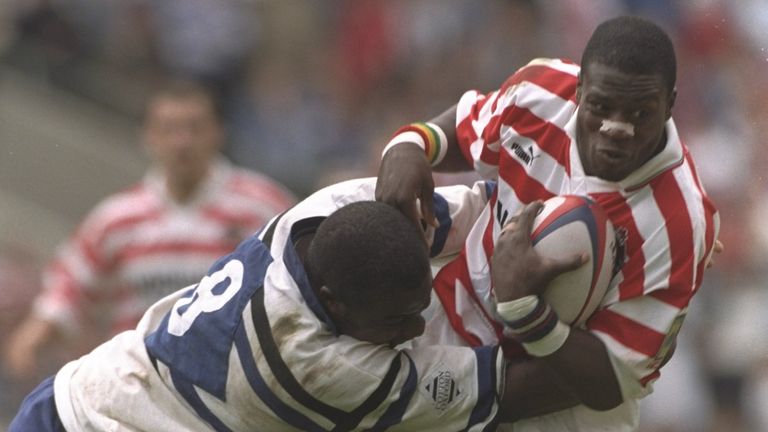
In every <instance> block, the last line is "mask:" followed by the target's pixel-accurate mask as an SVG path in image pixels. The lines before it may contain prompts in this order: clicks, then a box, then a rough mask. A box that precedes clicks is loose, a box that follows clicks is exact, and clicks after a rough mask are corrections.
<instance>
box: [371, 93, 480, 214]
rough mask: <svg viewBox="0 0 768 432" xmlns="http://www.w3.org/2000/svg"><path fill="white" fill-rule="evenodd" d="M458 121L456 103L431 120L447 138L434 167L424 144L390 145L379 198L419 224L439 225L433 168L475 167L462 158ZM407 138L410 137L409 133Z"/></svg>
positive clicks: (383, 163)
mask: <svg viewBox="0 0 768 432" xmlns="http://www.w3.org/2000/svg"><path fill="white" fill-rule="evenodd" d="M455 121H456V106H453V107H451V108H449V109H448V110H446V111H445V112H443V113H442V114H440V115H439V116H437V117H435V118H434V119H432V120H431V121H430V122H429V123H431V124H432V125H434V126H436V128H439V129H440V130H441V132H442V134H444V136H442V138H444V139H445V142H444V143H442V142H441V144H443V145H445V153H443V155H442V157H441V158H440V160H439V161H438V162H437V163H434V164H433V165H434V166H432V165H431V164H430V160H429V159H428V157H427V153H425V150H424V145H423V143H422V144H419V143H416V142H409V141H404V142H400V143H399V144H397V145H392V146H387V149H386V150H385V153H384V155H383V158H382V161H381V165H380V166H379V173H378V182H377V184H376V199H377V200H378V201H382V202H385V203H387V204H390V205H393V206H395V207H396V208H397V209H399V210H400V211H401V212H403V213H404V214H405V215H406V216H407V217H408V218H409V219H411V220H412V221H414V222H416V223H420V221H421V219H423V220H424V221H425V222H427V223H429V224H431V225H433V226H435V225H436V224H437V222H436V220H435V216H434V206H433V203H432V192H433V191H434V188H435V183H434V180H433V179H432V170H433V169H434V170H435V171H439V172H457V171H468V170H470V169H471V168H472V167H470V166H469V165H468V163H467V161H466V160H465V159H464V158H463V157H462V155H461V151H460V150H459V147H458V143H457V142H456V128H455V125H454V124H455ZM404 139H406V140H407V135H405V138H404ZM441 141H442V140H441ZM417 200H418V201H417Z"/></svg>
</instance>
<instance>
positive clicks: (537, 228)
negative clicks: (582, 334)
mask: <svg viewBox="0 0 768 432" xmlns="http://www.w3.org/2000/svg"><path fill="white" fill-rule="evenodd" d="M531 239H532V242H533V248H534V249H535V250H536V251H537V252H538V253H539V254H541V255H543V256H548V257H552V258H557V259H559V258H565V257H568V256H572V255H574V254H579V253H587V254H588V255H589V261H588V262H587V263H586V264H584V265H582V266H581V267H579V268H578V269H576V270H572V271H569V272H566V273H563V274H561V275H559V276H558V277H556V278H555V279H554V280H552V282H550V283H549V285H548V286H547V288H546V289H545V290H544V292H543V298H544V299H545V300H546V301H547V302H549V304H550V305H551V306H552V308H553V309H554V310H555V312H557V315H558V317H559V318H560V319H561V320H562V321H563V322H565V323H567V324H572V325H576V326H581V325H583V324H584V323H585V322H586V320H587V318H589V316H590V315H591V314H592V313H593V312H594V311H595V310H596V309H597V307H598V306H599V305H600V302H601V301H602V300H603V296H604V295H605V293H606V291H607V290H608V287H609V285H610V282H611V278H612V277H613V273H614V264H615V262H616V253H617V247H616V236H615V233H614V227H613V224H612V223H611V221H610V220H609V219H608V217H607V216H606V215H605V212H604V210H603V209H602V207H600V206H599V205H598V204H597V203H596V202H594V201H592V200H591V199H590V198H588V197H585V196H579V195H562V196H556V197H553V198H550V199H548V200H546V201H545V202H544V207H543V208H542V210H541V212H540V213H539V214H538V215H537V216H536V219H535V220H534V222H533V230H532V232H531Z"/></svg>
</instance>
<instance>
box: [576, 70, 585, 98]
mask: <svg viewBox="0 0 768 432" xmlns="http://www.w3.org/2000/svg"><path fill="white" fill-rule="evenodd" d="M583 81H584V77H583V72H582V71H581V70H580V71H579V79H578V81H577V82H576V105H578V104H579V102H580V101H581V84H582V82H583Z"/></svg>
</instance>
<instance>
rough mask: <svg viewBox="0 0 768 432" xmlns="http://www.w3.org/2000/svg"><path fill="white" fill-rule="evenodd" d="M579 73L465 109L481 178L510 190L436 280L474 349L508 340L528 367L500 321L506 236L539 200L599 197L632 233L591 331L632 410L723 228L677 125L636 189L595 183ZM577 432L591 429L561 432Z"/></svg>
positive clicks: (462, 132)
mask: <svg viewBox="0 0 768 432" xmlns="http://www.w3.org/2000/svg"><path fill="white" fill-rule="evenodd" d="M578 72H579V67H578V66H577V65H576V64H573V63H571V62H568V61H564V60H556V59H537V60H534V61H532V62H531V63H529V64H528V65H526V66H525V67H523V68H521V69H520V70H519V71H517V72H516V73H515V74H514V75H512V76H511V77H510V78H509V79H508V80H507V81H506V82H505V83H504V84H503V86H502V87H501V88H500V89H499V90H497V91H494V92H491V93H489V94H480V93H478V92H476V91H469V92H467V93H465V94H464V95H463V96H462V97H461V99H460V101H459V103H458V106H457V118H456V133H457V137H458V141H459V144H460V148H461V150H462V152H463V154H464V156H465V157H466V158H467V160H468V161H470V162H471V163H472V164H473V165H474V167H475V169H476V171H477V172H479V173H480V174H481V175H482V176H484V177H485V178H488V179H494V180H498V187H497V190H496V191H495V193H494V194H493V195H492V196H491V198H490V200H489V203H488V205H487V206H486V208H485V211H484V213H483V214H482V215H481V216H480V218H479V219H478V222H477V224H476V226H475V227H474V229H473V231H472V232H471V233H470V234H469V237H468V238H467V242H466V246H465V248H464V250H463V251H462V254H461V255H460V257H459V258H458V259H457V260H455V261H454V262H452V263H450V264H449V265H447V266H446V267H444V268H443V270H442V271H441V272H440V273H439V274H438V275H437V276H436V278H435V282H434V287H435V291H436V292H437V293H438V295H439V297H440V299H441V302H442V303H443V306H444V307H445V309H446V312H447V314H448V320H449V321H450V322H451V324H452V326H453V328H454V329H455V331H456V332H458V333H459V334H460V335H461V336H462V337H463V338H464V339H465V340H466V341H467V343H469V344H470V345H472V346H480V345H494V344H497V343H499V341H500V340H502V344H503V346H504V349H505V353H506V354H507V355H508V356H516V355H522V353H523V351H522V349H521V348H520V347H519V346H518V345H517V344H516V343H514V342H513V341H508V340H503V338H502V333H501V330H502V327H501V325H500V324H499V321H498V320H496V319H495V307H494V304H493V297H492V295H491V278H490V272H489V271H487V269H488V266H489V265H490V256H491V254H492V252H493V245H494V242H495V240H496V239H497V237H498V234H499V231H500V228H501V226H502V225H503V222H504V221H505V220H506V219H507V218H508V217H509V216H511V215H514V214H516V213H517V212H519V211H520V209H521V208H522V206H523V205H525V204H527V203H530V202H532V201H534V200H537V199H541V200H545V199H547V198H550V197H552V196H555V195H562V194H581V195H589V196H591V197H592V198H593V199H594V200H596V201H597V202H598V203H600V204H601V205H602V206H603V208H604V209H605V210H606V212H607V214H608V217H609V218H610V219H611V221H612V222H613V224H614V225H615V226H616V228H617V229H618V230H619V232H620V233H621V234H620V239H621V240H622V242H623V249H624V256H625V259H624V262H623V266H622V268H621V272H620V273H619V274H618V275H617V276H616V277H615V278H614V279H613V280H612V283H611V287H610V289H609V292H608V293H607V295H606V296H605V298H604V300H603V302H602V304H601V307H600V308H599V309H598V311H597V312H596V313H595V314H594V315H593V316H592V317H591V318H590V319H589V321H588V322H587V328H588V329H589V330H590V331H591V332H592V333H594V334H595V335H596V336H597V337H599V338H600V339H601V340H602V341H603V342H604V343H605V345H606V346H607V348H608V351H609V353H610V354H611V357H612V361H613V363H614V367H615V369H616V371H617V374H618V376H619V380H620V383H621V387H622V392H623V394H624V398H625V400H628V401H630V402H628V403H629V404H632V403H633V402H631V400H632V399H635V398H639V397H642V396H644V395H646V394H647V393H649V392H650V391H651V386H650V385H649V383H651V382H652V381H653V380H655V379H656V378H657V377H658V376H659V368H660V365H661V364H662V362H663V361H664V359H665V357H667V356H668V355H669V354H671V351H670V347H671V346H672V343H673V342H674V339H675V336H676V335H677V332H678V330H679V327H680V325H681V324H682V320H683V317H684V316H685V312H686V307H687V305H688V302H689V301H690V299H691V297H692V296H693V295H694V294H695V293H696V290H697V289H698V288H699V286H700V285H701V279H702V273H703V272H704V268H705V265H706V262H707V260H708V259H709V255H710V253H711V250H712V247H713V243H714V241H715V239H716V236H717V231H718V228H719V218H718V215H717V212H716V210H715V208H714V206H713V204H712V203H711V202H710V200H709V198H708V197H707V196H706V194H705V192H704V189H703V187H702V185H701V183H700V181H699V179H698V177H697V174H696V170H695V167H694V164H693V160H692V159H691V156H690V154H689V152H688V150H687V148H686V147H685V146H684V145H683V144H682V143H681V142H680V140H679V138H678V135H677V130H676V128H675V124H674V122H673V121H672V120H671V119H670V120H669V121H668V122H667V125H666V132H667V137H668V138H667V145H666V148H665V149H664V150H663V151H662V152H661V153H660V154H658V155H656V156H655V157H653V159H651V160H650V161H648V162H647V163H646V164H645V165H643V166H642V167H641V168H639V169H638V170H637V171H635V172H634V173H632V174H631V175H630V176H629V177H628V178H626V179H624V180H622V181H620V182H609V181H605V180H602V179H599V178H597V177H592V176H588V175H586V174H585V173H584V169H583V167H582V165H581V161H580V160H579V155H578V151H577V148H576V144H575V143H576V141H575V136H576V134H575V127H576V124H575V120H576V113H577V105H576V85H577V75H578ZM477 304H479V305H481V306H482V308H478V307H476V306H473V305H477ZM620 409H624V410H626V411H628V412H634V414H630V415H629V417H632V416H634V418H630V419H629V421H628V422H629V424H631V423H633V422H635V421H636V416H637V414H636V410H635V409H634V408H631V407H630V408H627V407H623V408H621V407H620V408H619V409H617V412H618V410H620ZM577 410H578V409H577ZM571 411H573V410H571ZM587 411H588V410H587ZM593 413H594V412H590V413H589V414H588V415H587V416H585V418H586V417H589V416H592V414H593ZM609 413H610V412H609ZM595 415H597V414H595ZM605 416H606V417H609V416H610V415H605ZM618 417H624V418H626V417H627V415H626V413H622V414H620V415H619V416H618ZM568 421H574V420H573V419H571V420H568ZM568 424H570V425H571V427H575V425H580V426H581V427H585V424H587V423H586V420H585V421H582V422H581V423H579V421H576V422H575V423H553V424H551V425H550V426H551V427H555V425H559V426H563V425H568ZM559 426H557V427H559ZM541 430H555V429H547V427H543V428H542V429H541ZM569 430H570V429H569ZM584 430H587V429H584ZM611 430H617V429H611Z"/></svg>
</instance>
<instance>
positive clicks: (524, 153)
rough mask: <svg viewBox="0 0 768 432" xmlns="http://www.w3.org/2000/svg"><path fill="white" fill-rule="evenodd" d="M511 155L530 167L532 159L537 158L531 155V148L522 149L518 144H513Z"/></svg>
mask: <svg viewBox="0 0 768 432" xmlns="http://www.w3.org/2000/svg"><path fill="white" fill-rule="evenodd" d="M511 150H512V153H514V154H515V156H517V157H518V159H520V160H521V161H523V162H525V164H526V165H530V164H531V163H532V162H533V160H534V159H536V158H537V157H538V156H534V155H533V147H532V146H528V148H525V149H524V148H523V146H521V145H520V144H518V143H516V142H513V143H512V147H511Z"/></svg>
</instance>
